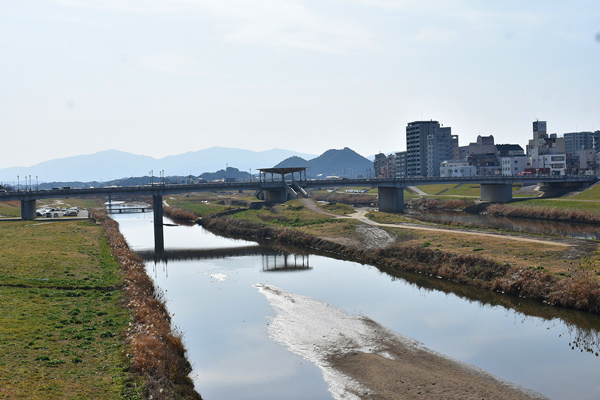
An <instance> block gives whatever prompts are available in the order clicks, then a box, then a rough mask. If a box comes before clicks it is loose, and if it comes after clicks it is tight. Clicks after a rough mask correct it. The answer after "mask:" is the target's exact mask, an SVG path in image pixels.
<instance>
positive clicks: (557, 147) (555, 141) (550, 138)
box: [527, 121, 565, 157]
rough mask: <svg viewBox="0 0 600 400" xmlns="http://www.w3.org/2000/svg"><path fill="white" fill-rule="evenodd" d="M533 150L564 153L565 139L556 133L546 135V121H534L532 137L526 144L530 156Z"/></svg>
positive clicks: (546, 152)
mask: <svg viewBox="0 0 600 400" xmlns="http://www.w3.org/2000/svg"><path fill="white" fill-rule="evenodd" d="M534 150H539V151H537V153H539V154H554V153H564V152H565V139H564V138H559V137H558V136H557V135H556V133H552V134H550V135H548V132H547V130H546V121H534V122H533V139H530V140H529V144H527V155H528V156H529V157H531V156H532V153H533V151H534Z"/></svg>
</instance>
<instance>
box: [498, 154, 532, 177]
mask: <svg viewBox="0 0 600 400" xmlns="http://www.w3.org/2000/svg"><path fill="white" fill-rule="evenodd" d="M500 165H501V166H502V175H508V176H510V175H519V174H520V173H521V172H524V171H525V168H531V163H530V162H529V157H527V156H525V155H524V154H523V155H520V156H513V157H500Z"/></svg>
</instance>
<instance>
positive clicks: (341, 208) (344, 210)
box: [319, 203, 355, 215]
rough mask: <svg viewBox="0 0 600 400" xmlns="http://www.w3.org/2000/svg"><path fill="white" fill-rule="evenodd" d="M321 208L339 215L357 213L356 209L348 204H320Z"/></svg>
mask: <svg viewBox="0 0 600 400" xmlns="http://www.w3.org/2000/svg"><path fill="white" fill-rule="evenodd" d="M319 207H320V208H322V209H323V210H325V211H328V212H330V213H333V214H338V215H347V214H353V213H355V211H354V208H352V207H350V206H349V205H348V204H342V203H336V204H319Z"/></svg>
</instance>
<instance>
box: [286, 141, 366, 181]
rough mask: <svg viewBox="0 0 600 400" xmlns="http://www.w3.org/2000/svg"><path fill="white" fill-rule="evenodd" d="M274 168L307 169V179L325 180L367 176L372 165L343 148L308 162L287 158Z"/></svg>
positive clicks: (350, 150)
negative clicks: (326, 178)
mask: <svg viewBox="0 0 600 400" xmlns="http://www.w3.org/2000/svg"><path fill="white" fill-rule="evenodd" d="M275 167H277V168H283V167H307V168H308V170H307V171H306V174H307V176H308V177H309V178H325V177H327V176H339V177H341V178H354V177H357V176H368V175H369V173H370V171H371V170H372V169H373V163H372V162H371V161H370V160H369V159H367V158H365V157H363V156H361V155H360V154H358V153H357V152H355V151H354V150H352V149H349V148H348V147H344V148H343V149H341V150H335V149H332V150H327V151H326V152H325V153H323V154H321V155H320V156H318V157H316V158H313V159H311V160H308V161H307V160H305V159H303V158H301V157H289V158H287V159H285V160H283V161H282V162H280V163H279V164H277V165H275Z"/></svg>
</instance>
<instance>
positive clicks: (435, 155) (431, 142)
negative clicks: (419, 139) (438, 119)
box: [426, 127, 452, 176]
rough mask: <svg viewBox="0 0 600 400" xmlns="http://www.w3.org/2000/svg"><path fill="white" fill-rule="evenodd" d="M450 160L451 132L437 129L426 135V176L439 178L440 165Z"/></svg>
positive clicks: (449, 129) (447, 129) (442, 128)
mask: <svg viewBox="0 0 600 400" xmlns="http://www.w3.org/2000/svg"><path fill="white" fill-rule="evenodd" d="M451 159H452V130H451V128H450V127H438V128H437V129H435V131H434V132H433V133H430V134H428V135H427V175H426V176H440V164H441V163H442V162H444V161H448V160H451Z"/></svg>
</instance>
